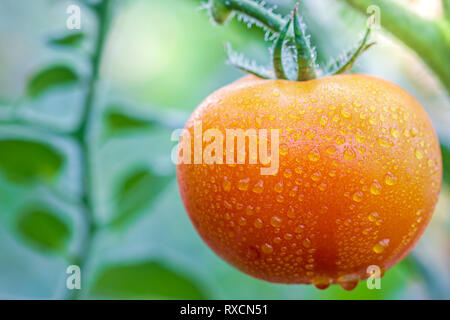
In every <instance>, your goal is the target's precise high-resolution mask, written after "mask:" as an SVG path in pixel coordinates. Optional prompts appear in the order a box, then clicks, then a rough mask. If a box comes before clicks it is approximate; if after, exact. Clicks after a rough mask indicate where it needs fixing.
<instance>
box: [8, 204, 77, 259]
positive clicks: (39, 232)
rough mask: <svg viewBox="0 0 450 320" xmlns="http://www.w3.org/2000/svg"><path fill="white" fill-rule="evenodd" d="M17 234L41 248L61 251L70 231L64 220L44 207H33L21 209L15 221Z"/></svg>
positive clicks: (66, 242) (65, 245)
mask: <svg viewBox="0 0 450 320" xmlns="http://www.w3.org/2000/svg"><path fill="white" fill-rule="evenodd" d="M17 229H18V231H19V234H20V235H21V236H22V237H23V238H24V239H25V240H26V241H27V242H29V243H31V244H32V245H34V246H36V247H38V248H39V249H41V250H45V251H52V252H63V251H64V250H65V249H66V248H67V244H68V243H69V240H70V236H71V231H70V228H69V227H68V226H67V225H66V223H65V222H63V221H62V220H60V218H59V217H58V216H57V215H56V214H55V213H53V212H51V211H50V210H48V209H46V208H39V207H37V208H36V207H34V208H30V209H28V210H25V211H23V212H22V213H21V214H20V215H19V218H18V221H17Z"/></svg>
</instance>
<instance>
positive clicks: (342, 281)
mask: <svg viewBox="0 0 450 320" xmlns="http://www.w3.org/2000/svg"><path fill="white" fill-rule="evenodd" d="M358 282H359V277H358V275H354V274H348V275H345V276H341V277H339V278H338V283H339V285H340V286H341V288H342V289H344V290H346V291H351V290H353V289H355V288H356V287H357V286H358Z"/></svg>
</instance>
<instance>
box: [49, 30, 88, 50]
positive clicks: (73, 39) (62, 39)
mask: <svg viewBox="0 0 450 320" xmlns="http://www.w3.org/2000/svg"><path fill="white" fill-rule="evenodd" d="M85 37H86V36H85V34H84V33H82V32H72V33H69V34H67V33H64V34H63V35H60V36H55V37H52V38H51V39H50V40H49V44H51V45H56V46H62V47H78V46H80V45H81V43H82V42H83V40H84V38H85Z"/></svg>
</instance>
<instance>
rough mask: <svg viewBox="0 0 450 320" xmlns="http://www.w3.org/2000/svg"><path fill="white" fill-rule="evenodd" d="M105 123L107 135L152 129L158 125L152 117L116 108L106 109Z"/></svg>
mask: <svg viewBox="0 0 450 320" xmlns="http://www.w3.org/2000/svg"><path fill="white" fill-rule="evenodd" d="M105 123H106V131H107V135H108V136H111V135H115V134H119V133H123V132H125V131H130V130H144V129H152V128H154V127H155V126H157V125H158V123H157V121H155V120H154V119H149V118H148V117H143V116H141V115H138V114H131V113H125V112H122V111H120V110H118V109H115V110H109V111H107V113H106V116H105Z"/></svg>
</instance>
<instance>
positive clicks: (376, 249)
mask: <svg viewBox="0 0 450 320" xmlns="http://www.w3.org/2000/svg"><path fill="white" fill-rule="evenodd" d="M388 245H389V239H384V240H381V241H380V242H378V243H377V244H376V245H375V246H374V247H373V251H374V252H375V253H377V254H380V253H383V251H384V250H385V249H386V248H387V246H388Z"/></svg>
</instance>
